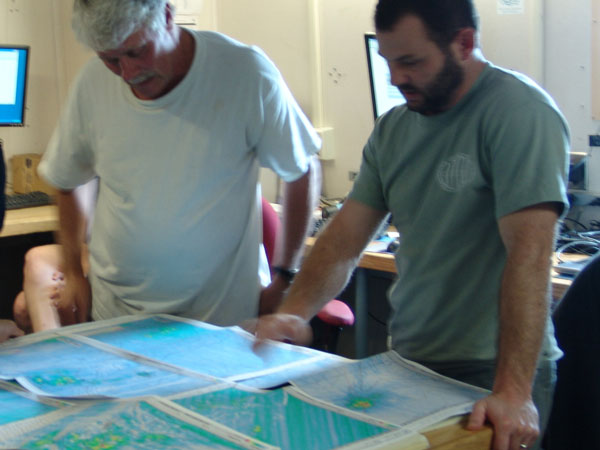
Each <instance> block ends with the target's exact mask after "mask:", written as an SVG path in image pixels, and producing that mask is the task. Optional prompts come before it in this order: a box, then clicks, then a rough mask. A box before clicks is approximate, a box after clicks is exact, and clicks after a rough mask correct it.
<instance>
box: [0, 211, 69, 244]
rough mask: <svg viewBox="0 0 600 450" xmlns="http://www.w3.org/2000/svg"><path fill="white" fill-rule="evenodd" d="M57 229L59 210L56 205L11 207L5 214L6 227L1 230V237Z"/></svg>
mask: <svg viewBox="0 0 600 450" xmlns="http://www.w3.org/2000/svg"><path fill="white" fill-rule="evenodd" d="M56 230H58V210H57V209H56V206H54V205H50V206H36V207H34V208H23V209H11V210H8V211H6V213H5V215H4V227H3V228H2V231H0V237H8V236H20V235H23V234H31V233H41V232H45V231H56Z"/></svg>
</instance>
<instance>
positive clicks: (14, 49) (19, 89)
mask: <svg viewBox="0 0 600 450" xmlns="http://www.w3.org/2000/svg"><path fill="white" fill-rule="evenodd" d="M28 63H29V47H26V46H8V45H0V126H23V125H24V120H25V93H26V91H27V69H28Z"/></svg>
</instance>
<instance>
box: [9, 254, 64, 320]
mask: <svg viewBox="0 0 600 450" xmlns="http://www.w3.org/2000/svg"><path fill="white" fill-rule="evenodd" d="M61 266H62V254H61V250H60V246H59V245H44V246H41V247H34V248H32V249H31V250H29V251H28V252H27V254H26V255H25V267H24V270H23V295H22V296H21V294H19V295H18V296H17V299H16V300H15V312H16V309H17V306H20V305H17V302H20V301H22V300H21V299H20V297H22V298H24V300H25V304H26V306H27V312H28V315H29V320H30V321H31V327H32V329H33V331H34V332H35V331H42V330H49V329H53V328H58V327H60V319H59V317H58V313H57V312H56V308H55V307H54V302H55V301H56V299H57V298H58V296H59V295H60V291H61V290H62V288H63V286H64V275H63V274H62V272H61ZM21 316H22V315H21ZM15 318H16V319H17V323H19V324H20V322H19V318H17V316H15Z"/></svg>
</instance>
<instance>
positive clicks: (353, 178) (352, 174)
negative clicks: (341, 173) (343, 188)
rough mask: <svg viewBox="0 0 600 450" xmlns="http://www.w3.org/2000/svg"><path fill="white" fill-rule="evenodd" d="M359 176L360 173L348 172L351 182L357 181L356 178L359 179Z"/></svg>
mask: <svg viewBox="0 0 600 450" xmlns="http://www.w3.org/2000/svg"><path fill="white" fill-rule="evenodd" d="M357 176H358V172H355V171H353V170H350V171H349V172H348V179H349V180H350V181H354V180H355V179H356V177H357Z"/></svg>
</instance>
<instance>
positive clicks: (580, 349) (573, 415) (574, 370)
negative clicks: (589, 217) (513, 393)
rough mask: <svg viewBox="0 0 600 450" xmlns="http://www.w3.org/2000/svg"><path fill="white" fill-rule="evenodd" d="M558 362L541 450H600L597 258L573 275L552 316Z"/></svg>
mask: <svg viewBox="0 0 600 450" xmlns="http://www.w3.org/2000/svg"><path fill="white" fill-rule="evenodd" d="M552 319H553V321H554V326H555V330H556V339H557V341H558V345H559V347H560V348H561V349H562V351H563V352H564V356H563V357H562V358H561V359H560V360H558V361H557V380H556V390H555V392H554V403H553V405H552V411H551V413H550V419H549V422H548V426H547V428H546V433H545V436H544V443H543V448H544V449H546V450H565V449H569V450H580V449H582V450H589V449H592V448H595V449H598V448H600V428H599V427H598V423H599V422H600V358H599V357H598V356H599V350H600V255H598V256H596V257H594V259H593V260H591V261H590V262H589V263H588V264H587V265H586V266H585V267H584V268H583V269H582V271H581V272H580V273H579V275H577V277H576V278H575V279H574V280H573V283H572V284H571V286H570V287H569V289H568V290H567V292H566V293H565V296H564V297H563V298H562V300H561V301H560V303H559V304H558V306H557V308H556V310H555V312H554V314H553V315H552Z"/></svg>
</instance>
